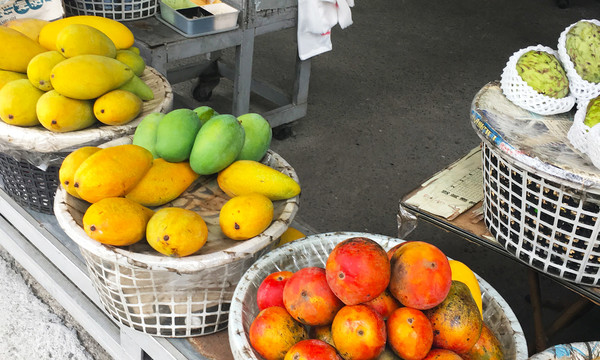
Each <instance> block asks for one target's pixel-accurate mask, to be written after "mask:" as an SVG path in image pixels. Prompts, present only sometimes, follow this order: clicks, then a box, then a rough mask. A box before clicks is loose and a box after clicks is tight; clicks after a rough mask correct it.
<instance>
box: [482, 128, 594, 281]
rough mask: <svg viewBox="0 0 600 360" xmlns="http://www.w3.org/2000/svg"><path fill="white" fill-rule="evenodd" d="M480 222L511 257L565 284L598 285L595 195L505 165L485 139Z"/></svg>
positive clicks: (514, 165) (507, 164) (513, 163)
mask: <svg viewBox="0 0 600 360" xmlns="http://www.w3.org/2000/svg"><path fill="white" fill-rule="evenodd" d="M482 164H483V174H484V176H483V188H484V209H485V210H484V220H485V224H486V226H487V227H488V229H489V230H490V232H491V233H492V235H494V237H495V238H496V239H497V240H498V241H499V242H500V243H501V244H502V245H503V246H504V247H505V248H506V250H508V252H510V253H511V254H513V255H514V256H515V257H517V258H518V259H520V260H522V261H524V262H526V263H528V264H530V265H532V266H534V267H535V268H537V269H539V270H541V271H543V272H545V273H547V274H550V275H553V276H557V277H560V278H563V279H566V280H569V281H573V282H576V283H582V284H586V285H591V286H600V241H598V237H599V233H600V222H598V217H599V216H600V194H598V193H594V192H590V191H587V192H586V191H585V190H584V189H581V188H575V187H573V186H569V185H567V184H565V183H558V182H553V181H551V180H549V179H548V178H546V177H542V176H541V175H539V174H535V173H533V172H530V171H527V170H525V169H524V168H522V167H520V166H519V165H518V164H517V163H515V162H514V161H513V162H510V161H507V160H506V159H504V158H503V156H502V154H500V153H499V152H497V151H495V149H494V147H492V146H490V144H488V143H487V142H486V141H485V140H484V141H483V149H482Z"/></svg>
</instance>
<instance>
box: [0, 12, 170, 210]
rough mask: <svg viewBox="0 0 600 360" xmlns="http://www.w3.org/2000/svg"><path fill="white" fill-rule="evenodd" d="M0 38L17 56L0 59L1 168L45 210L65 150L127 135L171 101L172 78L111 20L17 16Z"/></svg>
mask: <svg viewBox="0 0 600 360" xmlns="http://www.w3.org/2000/svg"><path fill="white" fill-rule="evenodd" d="M23 29H25V30H23ZM99 29H103V31H105V32H106V33H108V34H109V35H110V36H109V35H106V34H104V32H102V31H101V30H99ZM19 30H20V31H22V32H20V31H19ZM63 30H64V31H63ZM0 37H1V38H2V41H3V43H5V44H6V46H5V47H4V48H3V51H12V52H13V53H16V54H18V55H19V56H15V57H8V56H7V57H3V62H2V64H0V69H1V71H0V85H1V91H0V118H1V119H2V121H1V122H0V160H1V163H0V164H1V165H2V166H1V167H0V175H1V177H2V180H3V183H4V186H5V187H6V188H7V190H8V192H9V194H11V196H13V197H14V198H15V199H17V200H18V201H19V202H20V203H21V204H23V205H24V206H30V207H32V208H33V209H35V210H38V211H43V212H47V213H51V212H52V199H53V197H54V192H55V190H56V187H57V185H58V167H59V166H60V164H61V162H62V159H64V157H65V156H66V155H67V154H68V153H69V152H71V151H73V150H74V149H76V148H78V147H81V146H85V145H88V146H89V145H98V144H101V143H104V142H106V141H109V140H112V139H115V138H118V137H122V136H124V135H128V134H132V133H133V132H134V131H135V129H136V126H137V125H138V124H139V122H140V121H141V119H142V117H144V116H145V115H146V114H148V113H151V112H160V111H169V110H170V109H171V107H172V104H173V94H172V89H171V86H170V84H169V83H168V81H167V80H166V78H165V77H164V76H162V75H161V74H160V73H158V72H157V71H156V70H154V69H153V68H151V67H147V66H146V65H145V63H144V61H143V59H142V58H141V57H140V56H139V55H138V54H137V53H136V52H135V48H132V47H131V45H132V44H133V41H134V39H133V35H132V34H131V32H130V31H129V30H128V29H127V28H126V27H125V26H123V25H121V24H120V23H118V22H116V21H112V20H108V19H104V18H98V19H96V18H93V19H91V18H69V19H61V20H57V21H54V22H48V21H41V20H36V19H21V20H20V21H18V22H8V23H6V24H4V26H2V27H0Z"/></svg>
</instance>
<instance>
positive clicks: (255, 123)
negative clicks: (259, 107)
mask: <svg viewBox="0 0 600 360" xmlns="http://www.w3.org/2000/svg"><path fill="white" fill-rule="evenodd" d="M238 121H239V123H240V124H242V126H243V127H244V132H245V134H246V138H245V140H244V146H243V147H242V150H241V151H240V153H239V155H238V156H237V158H236V160H254V161H260V159H262V158H263V156H265V154H266V153H267V150H269V146H271V138H272V137H273V130H271V124H269V122H268V121H267V120H266V119H265V118H264V117H262V116H261V115H259V114H255V113H248V114H244V115H240V116H238Z"/></svg>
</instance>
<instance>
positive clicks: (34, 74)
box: [27, 51, 66, 91]
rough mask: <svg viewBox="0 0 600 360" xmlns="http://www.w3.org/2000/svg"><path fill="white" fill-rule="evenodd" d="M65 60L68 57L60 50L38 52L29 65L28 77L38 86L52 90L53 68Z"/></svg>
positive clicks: (41, 88) (43, 89) (44, 89)
mask: <svg viewBox="0 0 600 360" xmlns="http://www.w3.org/2000/svg"><path fill="white" fill-rule="evenodd" d="M63 60H66V57H64V56H63V55H62V54H61V53H59V52H58V51H45V52H43V53H41V54H37V55H36V56H34V57H33V59H31V61H30V62H29V64H28V65H27V78H28V79H29V81H31V83H32V84H33V86H35V87H36V88H38V89H40V90H42V91H50V90H52V82H51V81H50V80H51V79H50V75H51V73H52V69H53V68H54V66H56V64H58V63H59V62H61V61H63Z"/></svg>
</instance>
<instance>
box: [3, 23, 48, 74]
mask: <svg viewBox="0 0 600 360" xmlns="http://www.w3.org/2000/svg"><path fill="white" fill-rule="evenodd" d="M0 45H1V46H0V70H10V71H16V72H20V73H25V72H27V64H29V61H30V60H31V59H32V58H33V57H34V56H36V55H37V54H39V53H43V52H44V51H46V49H45V48H44V47H43V46H41V45H40V44H38V43H37V42H36V41H34V40H31V39H30V38H29V37H27V35H23V34H22V33H20V32H18V31H17V30H13V29H11V28H8V27H5V26H0Z"/></svg>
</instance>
